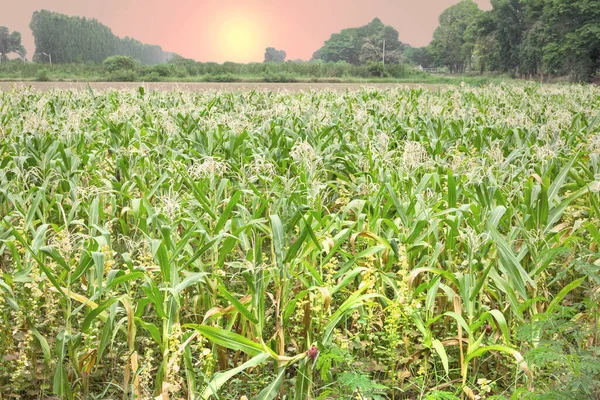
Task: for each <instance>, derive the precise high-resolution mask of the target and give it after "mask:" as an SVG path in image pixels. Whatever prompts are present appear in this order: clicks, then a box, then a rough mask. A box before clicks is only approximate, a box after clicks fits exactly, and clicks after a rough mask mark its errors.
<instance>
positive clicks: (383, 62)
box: [383, 38, 385, 65]
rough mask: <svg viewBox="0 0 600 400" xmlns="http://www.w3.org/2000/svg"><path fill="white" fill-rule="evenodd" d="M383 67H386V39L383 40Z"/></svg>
mask: <svg viewBox="0 0 600 400" xmlns="http://www.w3.org/2000/svg"><path fill="white" fill-rule="evenodd" d="M383 65H385V38H383Z"/></svg>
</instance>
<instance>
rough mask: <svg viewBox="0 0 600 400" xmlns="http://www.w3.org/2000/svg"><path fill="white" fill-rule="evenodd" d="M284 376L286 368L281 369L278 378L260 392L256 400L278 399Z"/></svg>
mask: <svg viewBox="0 0 600 400" xmlns="http://www.w3.org/2000/svg"><path fill="white" fill-rule="evenodd" d="M284 376H285V368H279V373H278V374H277V378H275V380H274V381H273V382H271V383H270V384H269V386H267V387H265V388H264V389H263V390H261V391H260V393H259V394H258V396H256V400H273V399H274V398H275V397H277V395H278V394H279V388H281V384H282V383H283V377H284Z"/></svg>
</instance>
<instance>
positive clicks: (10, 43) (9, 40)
mask: <svg viewBox="0 0 600 400" xmlns="http://www.w3.org/2000/svg"><path fill="white" fill-rule="evenodd" d="M10 53H16V54H18V55H19V57H21V58H22V59H24V58H25V56H26V55H27V51H26V50H25V47H23V45H22V44H21V34H20V33H19V32H16V31H15V32H13V33H10V31H9V29H8V28H7V27H5V26H0V62H2V61H7V60H8V55H9V54H10Z"/></svg>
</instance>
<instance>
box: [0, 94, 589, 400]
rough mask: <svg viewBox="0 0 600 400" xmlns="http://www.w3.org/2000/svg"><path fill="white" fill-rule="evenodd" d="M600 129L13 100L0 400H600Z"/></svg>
mask: <svg viewBox="0 0 600 400" xmlns="http://www.w3.org/2000/svg"><path fill="white" fill-rule="evenodd" d="M599 109H600V89H598V88H594V87H592V86H562V87H554V86H537V85H532V84H528V85H520V86H512V85H501V86H494V85H490V86H486V87H483V88H467V87H457V88H446V89H440V90H439V91H435V92H433V91H427V90H425V89H402V88H399V89H389V90H374V89H361V90H357V91H348V92H345V93H338V92H330V91H318V92H312V91H311V92H305V93H293V94H292V93H272V92H262V91H253V92H249V93H228V92H210V91H208V92H203V93H190V92H184V91H173V92H161V91H156V92H152V93H146V92H145V91H144V89H142V88H140V89H139V90H131V91H105V92H92V91H91V90H89V91H85V90H83V91H78V92H70V91H53V92H47V93H40V92H36V91H32V90H29V89H20V90H15V91H12V92H3V93H0V180H1V185H0V217H1V221H2V222H1V225H0V255H1V258H0V268H1V271H2V276H1V278H0V291H1V292H2V297H1V303H0V319H1V325H0V354H1V355H2V359H1V361H0V390H1V391H0V395H1V396H2V397H6V398H25V399H27V398H45V397H52V396H54V397H58V398H64V399H84V398H85V399H101V398H102V399H104V398H130V399H133V398H138V399H153V398H160V399H179V398H188V399H197V398H210V397H214V398H221V399H240V398H248V399H275V398H282V399H307V398H315V399H328V398H339V399H350V398H356V399H367V398H369V399H405V398H410V399H413V398H422V399H428V400H433V399H457V398H469V399H492V398H494V399H503V398H515V399H520V398H557V399H559V398H570V399H575V398H577V399H579V398H581V399H583V398H592V399H598V398H599V396H600V388H599V384H598V382H599V381H600V360H599V358H598V356H599V351H600V349H599V344H600V338H599V337H598V336H599V335H598V330H599V320H598V311H599V310H598V308H599V300H600V278H599V275H600V271H599V269H600V261H599V254H598V243H599V241H600V233H599V231H598V226H599V222H600V221H599V218H600V200H599V197H600V196H599V195H598V192H599V191H600V134H599V131H600V117H599V115H598V110H599Z"/></svg>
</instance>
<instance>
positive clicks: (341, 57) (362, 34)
mask: <svg viewBox="0 0 600 400" xmlns="http://www.w3.org/2000/svg"><path fill="white" fill-rule="evenodd" d="M384 41H385V62H386V63H388V64H394V63H398V62H400V60H401V56H402V49H403V47H404V46H403V44H402V43H401V42H400V40H398V31H397V30H396V29H394V28H393V27H391V26H386V25H384V24H383V22H381V20H380V19H379V18H375V19H374V20H373V21H371V22H370V23H368V24H367V25H365V26H361V27H359V28H347V29H343V30H342V31H341V32H339V33H334V34H333V35H331V38H329V40H327V41H326V42H325V44H324V45H323V47H321V48H320V49H319V50H317V51H316V52H315V53H314V55H313V60H322V61H325V62H337V61H344V62H347V63H350V64H355V65H357V64H367V63H371V62H377V63H379V62H383V56H384V51H383V50H384Z"/></svg>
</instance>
